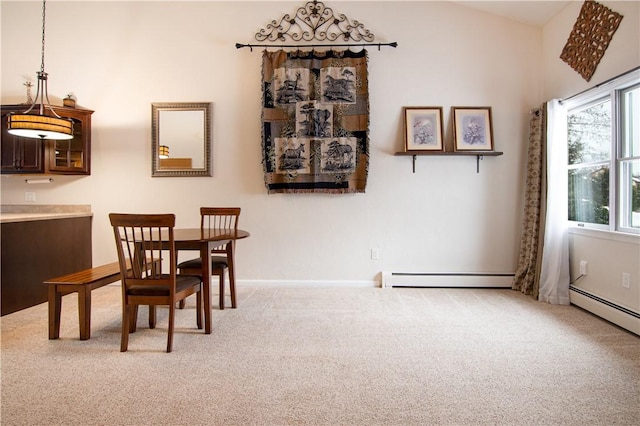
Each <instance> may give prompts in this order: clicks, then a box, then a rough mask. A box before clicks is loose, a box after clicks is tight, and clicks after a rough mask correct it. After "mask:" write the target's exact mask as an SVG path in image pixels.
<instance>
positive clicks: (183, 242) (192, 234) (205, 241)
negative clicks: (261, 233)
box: [173, 228, 251, 334]
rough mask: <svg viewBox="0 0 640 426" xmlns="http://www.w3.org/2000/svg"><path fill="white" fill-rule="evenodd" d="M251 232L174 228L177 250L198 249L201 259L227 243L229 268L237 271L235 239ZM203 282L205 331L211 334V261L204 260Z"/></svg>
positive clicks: (239, 238) (246, 235)
mask: <svg viewBox="0 0 640 426" xmlns="http://www.w3.org/2000/svg"><path fill="white" fill-rule="evenodd" d="M250 235H251V234H249V232H247V231H245V230H242V229H238V230H229V229H217V228H212V229H201V228H174V230H173V239H174V242H175V246H176V250H178V251H180V250H197V251H199V252H200V258H201V259H208V258H210V257H211V250H213V249H214V248H216V247H220V246H222V245H224V244H227V243H231V244H227V256H228V259H229V262H230V264H229V269H230V270H234V271H235V255H234V253H233V251H234V249H235V241H236V240H241V239H243V238H247V237H249V236H250ZM232 268H233V269H232ZM202 284H203V286H204V288H203V295H204V331H205V333H206V334H211V262H202Z"/></svg>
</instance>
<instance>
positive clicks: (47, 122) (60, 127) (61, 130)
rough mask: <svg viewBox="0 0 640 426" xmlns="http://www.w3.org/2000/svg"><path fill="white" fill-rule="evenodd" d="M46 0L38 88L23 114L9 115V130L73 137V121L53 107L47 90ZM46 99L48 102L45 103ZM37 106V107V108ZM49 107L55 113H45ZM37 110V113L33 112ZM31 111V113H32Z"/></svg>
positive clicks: (20, 133)
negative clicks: (45, 53)
mask: <svg viewBox="0 0 640 426" xmlns="http://www.w3.org/2000/svg"><path fill="white" fill-rule="evenodd" d="M45 15H46V0H43V1H42V62H41V65H40V71H38V73H37V75H38V89H37V92H36V97H35V99H34V101H33V104H31V107H30V108H29V109H28V110H26V111H25V112H24V113H22V114H16V113H10V114H8V115H7V130H8V131H9V133H11V134H12V135H16V136H21V137H23V138H38V139H57V140H60V139H73V121H72V120H70V119H68V118H62V117H60V116H59V115H58V114H56V112H55V111H54V110H53V108H52V107H51V103H50V102H49V93H48V92H47V77H48V74H47V73H46V72H45V71H44V24H45ZM45 100H46V103H45ZM36 106H37V109H36ZM46 108H48V109H49V111H51V113H52V114H53V115H45V109H46ZM34 110H35V111H36V112H37V114H34V113H31V112H32V111H34ZM30 113H31V114H30Z"/></svg>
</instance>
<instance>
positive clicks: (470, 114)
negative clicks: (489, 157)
mask: <svg viewBox="0 0 640 426" xmlns="http://www.w3.org/2000/svg"><path fill="white" fill-rule="evenodd" d="M451 111H452V116H453V149H454V151H458V152H460V151H493V149H494V148H493V123H492V118H491V107H452V108H451Z"/></svg>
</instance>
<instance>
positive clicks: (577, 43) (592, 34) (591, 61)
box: [560, 0, 622, 81]
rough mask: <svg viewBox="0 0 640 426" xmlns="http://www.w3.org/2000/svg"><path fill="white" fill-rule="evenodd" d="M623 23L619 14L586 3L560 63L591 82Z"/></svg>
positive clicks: (596, 4) (591, 1) (588, 2)
mask: <svg viewBox="0 0 640 426" xmlns="http://www.w3.org/2000/svg"><path fill="white" fill-rule="evenodd" d="M620 21H622V15H620V14H619V13H617V12H614V11H612V10H611V9H609V8H608V7H606V6H603V5H601V4H600V3H598V2H595V1H593V0H586V1H585V2H584V4H583V5H582V9H580V14H579V15H578V19H577V20H576V23H575V24H574V25H573V30H572V31H571V34H569V39H568V40H567V43H566V44H565V46H564V48H563V49H562V53H561V54H560V59H562V60H563V61H565V62H566V63H567V64H569V66H571V68H573V69H574V70H575V71H576V72H578V74H580V75H581V76H582V78H584V79H585V80H587V81H589V80H590V79H591V76H593V73H594V72H595V71H596V67H597V66H598V63H600V60H601V59H602V57H603V56H604V52H605V51H606V50H607V47H609V43H610V42H611V39H612V38H613V34H614V33H615V32H616V30H617V29H618V26H619V25H620Z"/></svg>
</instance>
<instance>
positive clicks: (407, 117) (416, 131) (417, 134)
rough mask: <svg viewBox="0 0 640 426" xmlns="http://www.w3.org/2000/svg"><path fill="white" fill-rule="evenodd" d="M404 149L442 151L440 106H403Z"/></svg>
mask: <svg viewBox="0 0 640 426" xmlns="http://www.w3.org/2000/svg"><path fill="white" fill-rule="evenodd" d="M402 109H403V112H404V141H405V150H406V151H444V141H443V138H442V134H443V132H442V129H443V127H444V126H443V124H442V123H443V118H442V107H437V106H436V107H417V106H407V107H403V108H402Z"/></svg>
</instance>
